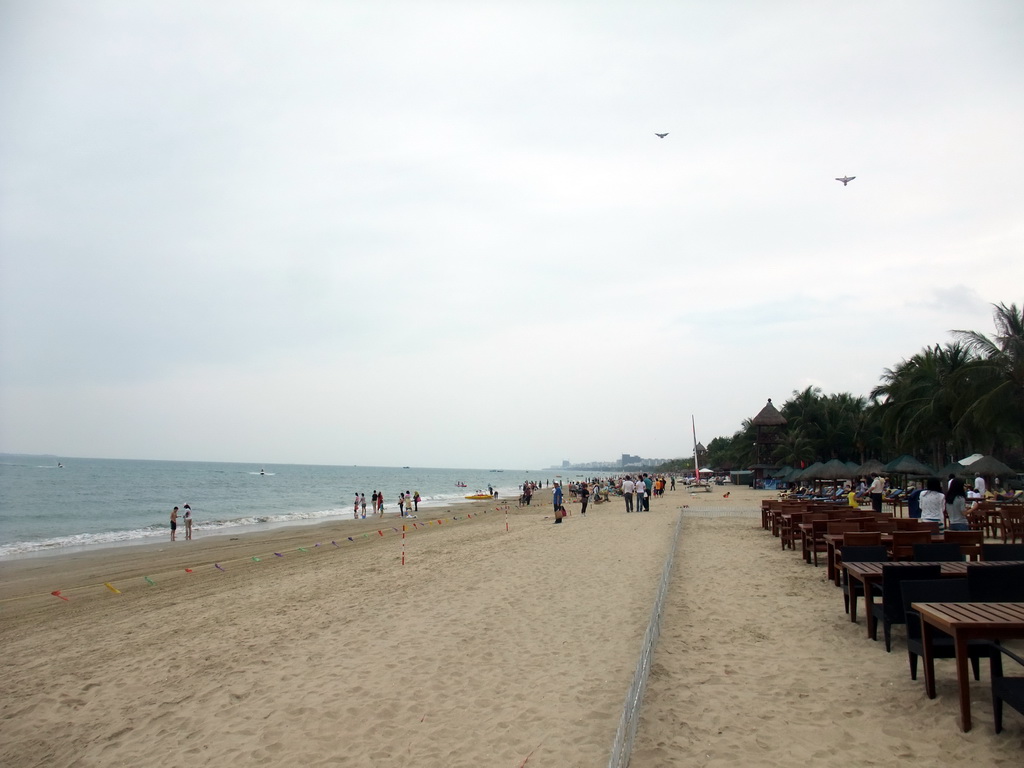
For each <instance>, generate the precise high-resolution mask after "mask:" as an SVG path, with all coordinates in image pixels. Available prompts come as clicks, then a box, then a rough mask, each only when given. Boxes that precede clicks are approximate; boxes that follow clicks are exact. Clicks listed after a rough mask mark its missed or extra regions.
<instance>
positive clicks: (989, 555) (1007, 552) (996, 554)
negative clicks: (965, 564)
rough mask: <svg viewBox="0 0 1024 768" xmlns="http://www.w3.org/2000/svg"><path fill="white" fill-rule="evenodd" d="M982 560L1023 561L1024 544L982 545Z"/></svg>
mask: <svg viewBox="0 0 1024 768" xmlns="http://www.w3.org/2000/svg"><path fill="white" fill-rule="evenodd" d="M981 559H982V560H1024V544H984V543H983V544H982V545H981Z"/></svg>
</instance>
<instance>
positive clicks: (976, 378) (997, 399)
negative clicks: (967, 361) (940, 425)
mask: <svg viewBox="0 0 1024 768" xmlns="http://www.w3.org/2000/svg"><path fill="white" fill-rule="evenodd" d="M992 306H993V312H992V319H993V322H994V323H995V327H996V334H995V336H994V337H993V338H991V339H990V338H989V337H988V336H986V335H985V334H983V333H978V332H977V331H952V332H951V333H953V335H954V336H955V337H956V338H957V339H958V340H959V341H960V342H961V343H962V344H963V345H964V347H965V348H966V349H968V350H969V351H970V352H971V353H973V354H974V355H975V359H974V361H973V362H972V363H971V365H970V366H969V367H968V369H967V370H965V371H963V372H962V373H961V375H960V379H959V382H960V383H961V384H962V385H963V386H964V388H965V389H966V390H967V391H968V392H969V393H970V395H971V398H970V402H969V403H968V405H967V407H966V408H965V409H964V417H965V418H973V419H974V420H975V421H976V422H977V424H978V425H979V426H982V427H985V428H986V429H987V431H988V434H989V435H990V436H991V439H992V443H993V444H990V445H988V446H987V447H988V448H989V449H990V450H991V449H993V448H994V447H995V445H994V443H996V442H997V441H999V439H1000V438H1004V439H1007V442H1010V443H1014V444H1016V445H1017V446H1020V445H1021V444H1022V443H1024V311H1022V309H1020V308H1018V307H1017V305H1016V304H1010V305H1009V306H1007V305H1006V304H1003V303H1000V304H993V305H992Z"/></svg>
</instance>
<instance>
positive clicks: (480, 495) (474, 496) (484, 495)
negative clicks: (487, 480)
mask: <svg viewBox="0 0 1024 768" xmlns="http://www.w3.org/2000/svg"><path fill="white" fill-rule="evenodd" d="M466 498H467V499H489V498H491V494H489V493H474V494H471V495H469V496H467V497H466Z"/></svg>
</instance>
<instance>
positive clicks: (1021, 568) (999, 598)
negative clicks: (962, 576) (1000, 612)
mask: <svg viewBox="0 0 1024 768" xmlns="http://www.w3.org/2000/svg"><path fill="white" fill-rule="evenodd" d="M967 585H968V586H969V587H970V589H971V600H973V601H974V602H976V603H1019V602H1024V563H1012V564H1007V565H980V564H979V565H968V566H967Z"/></svg>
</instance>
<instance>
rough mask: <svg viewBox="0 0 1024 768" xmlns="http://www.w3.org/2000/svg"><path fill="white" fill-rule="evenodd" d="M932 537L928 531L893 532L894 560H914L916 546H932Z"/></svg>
mask: <svg viewBox="0 0 1024 768" xmlns="http://www.w3.org/2000/svg"><path fill="white" fill-rule="evenodd" d="M931 541H932V535H931V534H930V533H929V532H928V531H893V534H892V559H893V560H913V559H914V545H915V544H930V543H931Z"/></svg>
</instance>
